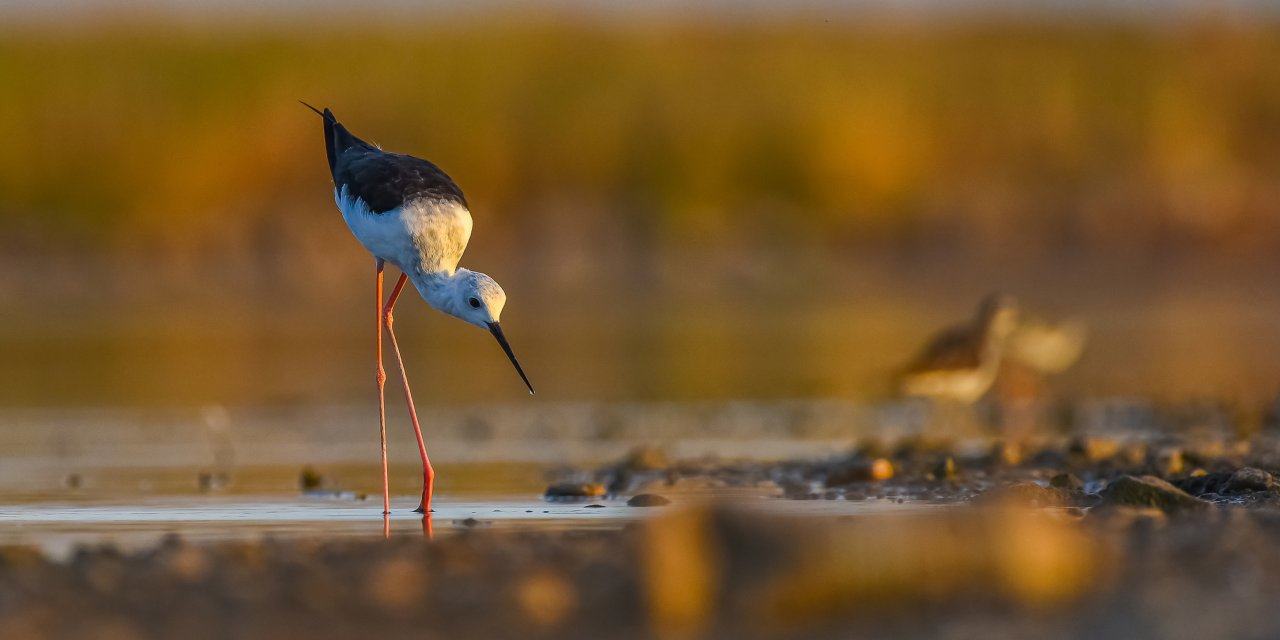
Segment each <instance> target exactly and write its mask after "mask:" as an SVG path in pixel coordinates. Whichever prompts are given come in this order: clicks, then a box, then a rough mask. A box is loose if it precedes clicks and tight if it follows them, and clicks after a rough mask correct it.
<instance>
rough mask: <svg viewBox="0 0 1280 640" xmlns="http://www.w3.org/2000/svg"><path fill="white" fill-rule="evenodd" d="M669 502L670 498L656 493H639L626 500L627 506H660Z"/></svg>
mask: <svg viewBox="0 0 1280 640" xmlns="http://www.w3.org/2000/svg"><path fill="white" fill-rule="evenodd" d="M669 504H671V501H670V500H668V499H667V498H666V497H664V496H660V495H658V494H656V493H641V494H639V495H635V496H632V497H631V499H630V500H627V506H628V507H662V506H666V505H669Z"/></svg>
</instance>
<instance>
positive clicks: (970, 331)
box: [899, 294, 1018, 404]
mask: <svg viewBox="0 0 1280 640" xmlns="http://www.w3.org/2000/svg"><path fill="white" fill-rule="evenodd" d="M1017 323H1018V309H1017V303H1016V302H1015V301H1014V299H1013V298H1012V297H1010V296H1007V295H1000V294H995V295H991V296H988V297H987V298H985V299H984V300H983V301H982V303H981V304H980V305H979V307H978V313H977V315H976V316H975V317H974V318H973V320H971V321H970V322H968V323H965V324H963V325H959V326H955V327H950V328H948V329H945V330H943V331H942V332H940V333H939V334H937V335H936V336H935V337H934V338H933V339H932V340H931V341H930V342H929V344H928V346H927V347H925V349H924V351H923V352H921V353H920V355H919V356H917V357H916V359H915V360H914V361H913V362H912V363H911V364H910V365H908V366H907V368H906V370H905V371H904V372H903V373H902V377H901V379H900V384H899V388H900V389H901V391H902V393H903V394H905V395H909V396H924V397H928V398H933V399H940V400H953V401H956V402H960V403H963V404H972V403H974V402H976V401H977V400H978V398H981V397H982V395H983V394H985V393H986V392H987V390H988V389H989V388H990V387H991V383H992V382H993V381H994V380H995V378H996V373H997V372H998V371H999V369H1000V359H1001V357H1002V356H1003V354H1004V349H1005V343H1006V342H1007V340H1008V338H1009V336H1010V334H1012V333H1013V331H1014V330H1015V329H1016V327H1017Z"/></svg>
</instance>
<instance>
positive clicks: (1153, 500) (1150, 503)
mask: <svg viewBox="0 0 1280 640" xmlns="http://www.w3.org/2000/svg"><path fill="white" fill-rule="evenodd" d="M1102 504H1103V505H1104V506H1125V507H1155V508H1157V509H1160V510H1161V511H1163V512H1165V513H1168V514H1174V513H1181V512H1187V511H1202V510H1205V509H1208V508H1209V507H1210V506H1212V505H1211V504H1210V503H1209V502H1206V501H1204V500H1201V499H1200V498H1197V497H1195V496H1193V495H1191V494H1189V493H1187V492H1186V491H1183V490H1182V489H1179V488H1177V487H1175V486H1173V485H1171V484H1169V483H1168V482H1165V481H1164V480H1161V479H1160V478H1157V477H1155V476H1142V477H1140V478H1136V477H1134V476H1121V477H1119V478H1117V479H1115V480H1113V481H1111V483H1110V484H1108V485H1107V488H1106V489H1103V490H1102Z"/></svg>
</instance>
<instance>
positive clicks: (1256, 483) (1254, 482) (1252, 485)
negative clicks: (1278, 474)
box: [1227, 467, 1275, 493]
mask: <svg viewBox="0 0 1280 640" xmlns="http://www.w3.org/2000/svg"><path fill="white" fill-rule="evenodd" d="M1274 486H1275V479H1274V478H1272V477H1271V474H1270V473H1267V472H1266V471H1263V470H1262V469H1255V468H1253V467H1243V468H1240V469H1236V471H1235V473H1233V474H1231V478H1230V479H1228V480H1227V490H1228V491H1230V492H1232V493H1244V492H1247V491H1269V490H1271V489H1272V488H1273V487H1274Z"/></svg>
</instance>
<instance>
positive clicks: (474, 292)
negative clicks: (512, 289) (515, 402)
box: [427, 269, 533, 394]
mask: <svg viewBox="0 0 1280 640" xmlns="http://www.w3.org/2000/svg"><path fill="white" fill-rule="evenodd" d="M446 283H447V284H445V286H444V287H442V288H441V289H440V290H438V292H437V293H434V294H433V295H430V296H427V301H428V302H429V303H430V304H431V305H432V306H434V307H435V308H437V309H439V310H441V311H443V312H445V313H447V314H449V315H451V316H453V317H455V318H457V319H459V320H462V321H465V322H467V323H469V324H473V325H475V326H477V327H480V328H481V329H485V330H487V331H488V332H489V333H491V334H493V337H494V338H495V339H497V341H498V344H499V345H501V346H502V350H503V351H505V352H506V354H507V357H508V358H510V359H511V364H512V365H514V366H515V368H516V373H519V374H520V379H521V380H524V384H525V386H526V387H528V388H529V393H530V394H532V393H533V385H532V384H530V383H529V377H528V376H526V375H525V374H524V369H522V368H520V362H519V361H518V360H516V354H515V353H514V352H513V351H511V345H510V344H508V343H507V337H506V336H505V335H503V333H502V325H500V324H498V320H499V318H500V317H501V316H502V308H503V307H505V306H506V305H507V294H506V292H504V291H503V290H502V287H500V286H498V283H497V282H496V281H495V280H494V279H493V278H490V277H489V276H487V275H485V274H483V273H480V272H478V271H471V270H469V269H458V270H457V271H455V272H454V273H453V275H452V276H449V278H448V279H447V280H446Z"/></svg>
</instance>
